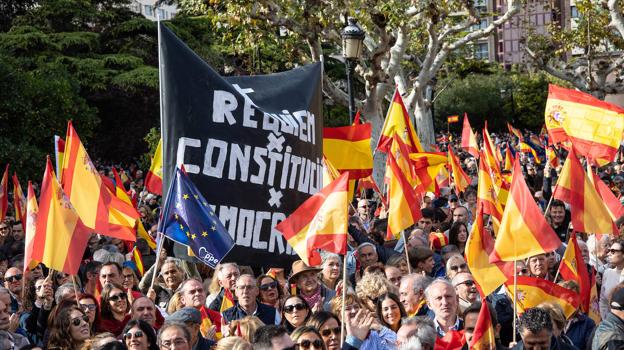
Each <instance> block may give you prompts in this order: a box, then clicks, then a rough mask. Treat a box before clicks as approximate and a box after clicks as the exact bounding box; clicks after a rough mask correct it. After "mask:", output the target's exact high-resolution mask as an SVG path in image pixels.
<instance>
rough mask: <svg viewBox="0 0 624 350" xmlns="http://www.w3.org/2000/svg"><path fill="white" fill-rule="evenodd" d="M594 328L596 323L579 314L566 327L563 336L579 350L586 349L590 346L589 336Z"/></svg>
mask: <svg viewBox="0 0 624 350" xmlns="http://www.w3.org/2000/svg"><path fill="white" fill-rule="evenodd" d="M594 328H596V323H595V322H594V320H592V319H591V318H589V317H587V315H585V314H583V313H579V314H577V315H576V317H575V318H573V319H572V320H571V322H570V325H569V326H568V330H567V331H566V332H565V335H566V336H567V337H568V339H570V340H571V341H572V344H574V346H576V347H577V348H579V349H580V350H584V349H587V348H588V347H589V345H590V344H588V342H589V341H590V339H591V335H592V333H593V332H594Z"/></svg>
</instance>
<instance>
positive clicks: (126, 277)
mask: <svg viewBox="0 0 624 350" xmlns="http://www.w3.org/2000/svg"><path fill="white" fill-rule="evenodd" d="M133 277H134V276H133V275H124V276H123V278H124V279H125V280H131V279H133Z"/></svg>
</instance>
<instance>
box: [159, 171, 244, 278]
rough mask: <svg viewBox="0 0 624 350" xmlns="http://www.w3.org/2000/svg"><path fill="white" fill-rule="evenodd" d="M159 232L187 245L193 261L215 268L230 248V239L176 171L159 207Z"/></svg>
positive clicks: (183, 177) (187, 178) (189, 182)
mask: <svg viewBox="0 0 624 350" xmlns="http://www.w3.org/2000/svg"><path fill="white" fill-rule="evenodd" d="M163 208H164V209H163V216H162V220H161V222H160V227H159V229H158V230H159V232H162V233H163V234H164V235H165V236H167V237H169V238H171V239H172V240H174V241H176V242H178V243H180V244H184V245H186V246H188V247H189V248H190V249H191V250H192V251H193V254H194V255H195V257H196V258H197V259H199V260H200V261H201V262H203V263H204V264H206V265H208V266H210V267H211V268H213V269H214V268H215V266H216V265H217V264H218V263H219V262H220V261H221V259H223V258H224V257H225V256H226V255H227V253H228V252H229V251H230V250H231V249H232V248H233V247H234V241H233V240H232V237H231V236H230V234H229V233H228V231H227V230H226V229H225V227H224V226H223V224H222V223H221V221H219V219H218V218H217V216H216V215H215V213H214V211H213V210H212V208H211V207H210V205H209V204H208V201H206V199H205V198H204V196H202V194H201V193H200V192H199V190H198V189H197V187H195V185H194V184H193V182H191V179H189V177H188V175H187V174H186V173H185V172H183V171H182V170H180V169H179V168H177V169H176V172H175V176H174V177H173V179H172V180H171V185H170V186H169V192H168V193H167V199H166V200H165V203H164V205H163Z"/></svg>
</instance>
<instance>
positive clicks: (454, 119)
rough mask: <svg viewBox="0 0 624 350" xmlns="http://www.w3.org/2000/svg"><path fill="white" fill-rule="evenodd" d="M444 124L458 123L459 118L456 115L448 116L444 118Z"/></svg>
mask: <svg viewBox="0 0 624 350" xmlns="http://www.w3.org/2000/svg"><path fill="white" fill-rule="evenodd" d="M446 122H447V123H449V124H451V123H457V122H459V116H458V115H449V116H448V117H446Z"/></svg>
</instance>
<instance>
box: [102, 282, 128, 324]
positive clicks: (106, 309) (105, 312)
mask: <svg viewBox="0 0 624 350" xmlns="http://www.w3.org/2000/svg"><path fill="white" fill-rule="evenodd" d="M114 289H119V290H120V291H122V292H124V293H126V290H125V289H124V288H123V287H122V286H120V285H118V284H117V283H107V284H106V285H105V286H104V288H102V298H101V301H100V312H101V313H102V318H107V319H112V318H113V311H112V310H111V308H110V305H109V304H108V302H109V298H110V293H111V292H112V291H113V290H114ZM128 310H130V303H129V302H128V299H127V298H126V312H128Z"/></svg>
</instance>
